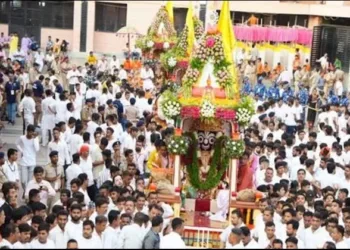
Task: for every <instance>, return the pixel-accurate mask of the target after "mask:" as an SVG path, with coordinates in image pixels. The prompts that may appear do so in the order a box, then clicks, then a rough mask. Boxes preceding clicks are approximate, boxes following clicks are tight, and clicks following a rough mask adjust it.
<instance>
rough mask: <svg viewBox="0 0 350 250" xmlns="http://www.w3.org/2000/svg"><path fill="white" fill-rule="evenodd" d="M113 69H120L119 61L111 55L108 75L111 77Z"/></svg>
mask: <svg viewBox="0 0 350 250" xmlns="http://www.w3.org/2000/svg"><path fill="white" fill-rule="evenodd" d="M115 69H118V70H119V69H120V62H119V59H117V57H116V56H115V55H113V56H112V59H111V61H110V62H109V70H110V74H112V75H113V73H114V70H115Z"/></svg>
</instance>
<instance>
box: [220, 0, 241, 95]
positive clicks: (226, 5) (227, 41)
mask: <svg viewBox="0 0 350 250" xmlns="http://www.w3.org/2000/svg"><path fill="white" fill-rule="evenodd" d="M218 29H219V31H220V32H221V35H222V42H223V46H224V53H225V58H226V60H227V61H228V62H230V63H231V66H230V73H231V75H232V78H233V82H234V92H235V93H236V94H237V93H238V84H237V80H236V79H237V74H236V66H235V65H234V61H233V53H234V48H235V46H236V38H235V35H234V31H233V27H232V21H231V15H230V1H222V7H221V12H220V17H219V22H218Z"/></svg>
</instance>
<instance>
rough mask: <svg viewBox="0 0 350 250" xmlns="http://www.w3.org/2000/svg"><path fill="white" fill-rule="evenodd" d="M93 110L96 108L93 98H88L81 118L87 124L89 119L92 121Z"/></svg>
mask: <svg viewBox="0 0 350 250" xmlns="http://www.w3.org/2000/svg"><path fill="white" fill-rule="evenodd" d="M93 110H94V109H93V107H92V98H90V99H86V104H85V105H84V108H83V110H82V111H81V119H82V121H83V123H84V124H87V123H88V122H89V121H91V116H92V114H93Z"/></svg>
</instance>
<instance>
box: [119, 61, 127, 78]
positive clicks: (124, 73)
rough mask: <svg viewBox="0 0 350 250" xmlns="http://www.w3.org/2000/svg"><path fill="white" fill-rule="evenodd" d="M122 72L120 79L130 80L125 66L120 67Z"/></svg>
mask: <svg viewBox="0 0 350 250" xmlns="http://www.w3.org/2000/svg"><path fill="white" fill-rule="evenodd" d="M120 68H121V69H120V71H119V74H118V77H119V79H120V80H121V81H123V80H126V79H128V73H127V72H126V70H125V69H124V65H120Z"/></svg>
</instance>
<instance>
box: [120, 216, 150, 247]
mask: <svg viewBox="0 0 350 250" xmlns="http://www.w3.org/2000/svg"><path fill="white" fill-rule="evenodd" d="M145 223H146V215H145V214H143V213H141V212H138V213H136V214H135V216H134V223H133V224H131V225H127V226H125V227H123V229H122V231H121V233H120V237H119V240H118V246H117V249H131V248H134V249H141V248H142V242H143V239H144V237H145V235H146V229H145Z"/></svg>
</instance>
